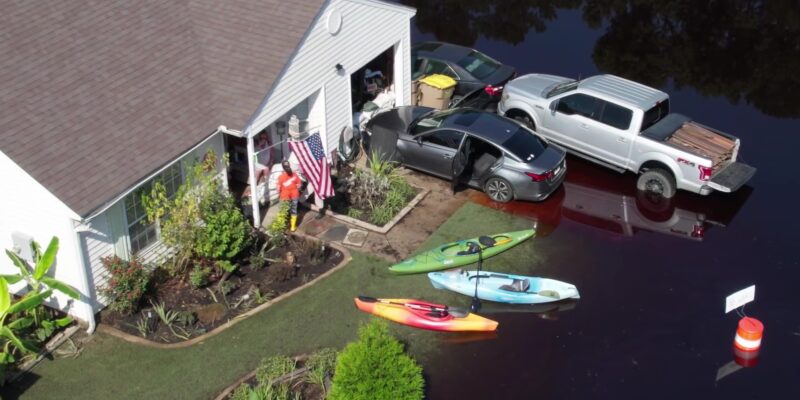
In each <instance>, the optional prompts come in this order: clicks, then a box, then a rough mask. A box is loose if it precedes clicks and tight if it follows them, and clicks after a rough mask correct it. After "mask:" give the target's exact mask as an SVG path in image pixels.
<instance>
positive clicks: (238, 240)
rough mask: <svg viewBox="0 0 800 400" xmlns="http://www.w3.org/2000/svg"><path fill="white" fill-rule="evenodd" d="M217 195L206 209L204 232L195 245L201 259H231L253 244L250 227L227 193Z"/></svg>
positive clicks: (211, 199) (215, 194) (208, 203)
mask: <svg viewBox="0 0 800 400" xmlns="http://www.w3.org/2000/svg"><path fill="white" fill-rule="evenodd" d="M212 193H214V196H212V197H211V198H210V199H208V200H207V202H206V204H204V207H203V213H202V215H203V222H204V223H205V225H204V229H203V230H202V231H201V232H200V234H199V235H198V237H197V242H196V243H195V251H196V252H197V254H198V255H200V256H201V257H207V258H213V259H221V260H230V259H232V258H233V257H235V256H236V255H238V254H239V253H240V252H241V251H242V250H244V249H245V247H247V245H248V244H249V242H250V225H249V224H248V222H247V219H246V218H245V216H244V214H242V212H241V211H240V210H239V208H238V207H236V203H235V202H234V200H233V197H232V196H231V195H230V193H228V192H221V191H216V192H212Z"/></svg>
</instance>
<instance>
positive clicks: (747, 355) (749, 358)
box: [733, 346, 759, 368]
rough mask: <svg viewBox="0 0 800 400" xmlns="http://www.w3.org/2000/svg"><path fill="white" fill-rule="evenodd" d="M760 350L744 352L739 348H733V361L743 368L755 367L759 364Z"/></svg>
mask: <svg viewBox="0 0 800 400" xmlns="http://www.w3.org/2000/svg"><path fill="white" fill-rule="evenodd" d="M758 353H759V351H758V350H755V351H742V350H739V348H738V347H736V346H733V361H735V362H736V364H739V365H740V366H742V367H745V368H747V367H755V366H756V364H758Z"/></svg>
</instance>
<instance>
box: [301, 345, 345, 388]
mask: <svg viewBox="0 0 800 400" xmlns="http://www.w3.org/2000/svg"><path fill="white" fill-rule="evenodd" d="M337 355H338V352H337V351H336V349H333V348H330V347H326V348H324V349H319V350H317V351H315V352H313V353H311V355H310V356H309V357H308V360H306V367H308V375H306V382H309V383H312V384H314V385H317V386H319V387H321V388H322V391H323V393H324V392H325V378H326V377H327V376H329V375H331V376H332V375H334V373H335V371H336V356H337Z"/></svg>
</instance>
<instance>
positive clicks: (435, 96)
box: [418, 74, 456, 110]
mask: <svg viewBox="0 0 800 400" xmlns="http://www.w3.org/2000/svg"><path fill="white" fill-rule="evenodd" d="M455 87H456V81H455V79H453V78H451V77H449V76H447V75H441V74H433V75H428V76H426V77H424V78H422V79H420V81H419V89H418V91H419V93H418V96H419V103H418V105H420V106H425V107H432V108H437V109H440V110H442V109H445V108H447V106H448V105H450V98H451V97H453V90H454V89H455Z"/></svg>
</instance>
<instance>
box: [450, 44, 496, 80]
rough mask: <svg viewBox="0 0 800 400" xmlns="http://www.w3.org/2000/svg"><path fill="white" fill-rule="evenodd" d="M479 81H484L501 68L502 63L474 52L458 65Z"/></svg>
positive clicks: (459, 61)
mask: <svg viewBox="0 0 800 400" xmlns="http://www.w3.org/2000/svg"><path fill="white" fill-rule="evenodd" d="M456 64H458V65H459V66H461V68H464V69H465V70H467V72H469V73H470V74H472V76H474V77H476V78H478V79H484V78H486V77H488V76H489V75H491V74H493V73H494V71H497V69H498V68H500V63H498V62H497V61H495V60H492V59H491V58H489V56H487V55H486V54H483V53H481V52H479V51H476V50H472V51H470V52H469V54H467V55H466V56H465V57H464V58H462V59H460V60H458V62H457V63H456Z"/></svg>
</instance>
